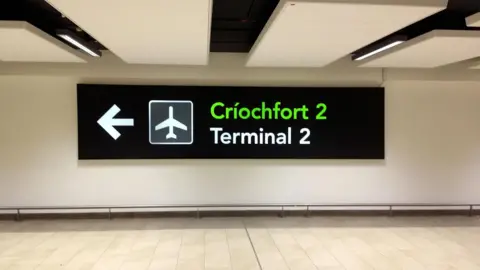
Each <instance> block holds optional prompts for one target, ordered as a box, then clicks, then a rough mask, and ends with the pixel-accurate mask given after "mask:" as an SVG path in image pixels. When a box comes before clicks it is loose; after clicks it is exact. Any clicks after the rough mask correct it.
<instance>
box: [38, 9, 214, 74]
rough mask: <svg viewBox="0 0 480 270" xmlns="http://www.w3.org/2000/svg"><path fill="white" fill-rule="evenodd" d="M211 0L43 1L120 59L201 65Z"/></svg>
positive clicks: (207, 40) (205, 53)
mask: <svg viewBox="0 0 480 270" xmlns="http://www.w3.org/2000/svg"><path fill="white" fill-rule="evenodd" d="M211 1H212V0H135V1H134V0H47V2H49V3H50V4H51V5H52V6H53V7H54V8H56V9H57V10H58V11H60V12H61V13H62V14H63V15H65V16H66V17H67V18H69V19H70V20H72V21H73V22H74V23H75V24H77V25H78V26H79V27H80V28H82V29H83V30H85V31H86V32H87V33H89V34H90V35H91V36H93V37H94V38H95V39H97V40H98V41H99V42H100V43H102V44H103V45H104V46H105V47H107V48H108V49H109V50H110V51H111V52H113V53H114V54H116V55H117V56H118V57H120V58H121V59H122V60H124V61H125V62H127V63H132V64H163V65H206V64H208V54H209V43H210V20H211V10H212V3H211Z"/></svg>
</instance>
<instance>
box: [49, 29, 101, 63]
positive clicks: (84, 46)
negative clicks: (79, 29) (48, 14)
mask: <svg viewBox="0 0 480 270" xmlns="http://www.w3.org/2000/svg"><path fill="white" fill-rule="evenodd" d="M57 36H59V37H61V38H62V39H64V40H65V41H67V42H68V43H70V44H72V45H73V46H75V47H77V48H79V49H80V50H82V51H84V52H86V53H88V54H89V55H91V56H93V57H100V56H102V53H101V52H100V51H99V50H96V49H94V48H93V47H92V46H90V45H88V43H87V42H85V41H84V40H83V39H81V38H80V37H78V36H77V35H75V34H74V33H73V32H71V31H68V30H58V31H57Z"/></svg>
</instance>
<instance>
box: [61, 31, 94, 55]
mask: <svg viewBox="0 0 480 270" xmlns="http://www.w3.org/2000/svg"><path fill="white" fill-rule="evenodd" d="M58 36H59V37H61V38H63V39H65V40H66V41H68V42H70V43H72V44H73V45H74V46H76V47H78V48H79V49H81V50H83V51H84V52H86V53H88V54H90V55H91V56H93V57H100V55H99V54H97V53H95V52H94V51H92V50H90V49H89V48H87V47H85V46H83V45H82V44H81V43H80V42H78V41H76V40H75V39H73V38H72V37H70V36H69V35H66V34H60V35H58Z"/></svg>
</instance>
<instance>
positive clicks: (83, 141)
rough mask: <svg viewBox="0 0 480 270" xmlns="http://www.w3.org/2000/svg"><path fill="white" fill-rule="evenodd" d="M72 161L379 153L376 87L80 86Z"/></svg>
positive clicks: (380, 112)
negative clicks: (74, 152)
mask: <svg viewBox="0 0 480 270" xmlns="http://www.w3.org/2000/svg"><path fill="white" fill-rule="evenodd" d="M77 99H78V100H77V109H78V157H79V159H165V158H185V159H193V158H270V159H274V158H292V159H383V158H384V152H385V150H384V143H385V138H384V89H383V88H313V87H311V88H298V87H295V88H292V87H288V88H285V87H218V86H201V87H200V86H133V85H130V86H129V85H87V84H79V85H78V89H77Z"/></svg>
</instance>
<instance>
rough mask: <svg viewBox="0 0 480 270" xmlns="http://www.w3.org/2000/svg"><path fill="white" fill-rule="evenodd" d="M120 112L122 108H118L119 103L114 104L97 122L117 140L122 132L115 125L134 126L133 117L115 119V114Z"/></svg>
mask: <svg viewBox="0 0 480 270" xmlns="http://www.w3.org/2000/svg"><path fill="white" fill-rule="evenodd" d="M119 112H120V108H118V107H117V105H113V106H112V107H111V108H110V109H109V110H108V111H107V112H106V113H105V114H104V115H103V116H102V117H100V119H98V121H97V123H98V124H99V125H100V126H101V127H102V128H103V129H104V130H105V131H106V132H107V133H108V134H110V136H112V138H113V139H115V140H116V139H118V137H120V132H118V131H117V130H116V129H115V128H114V126H133V119H115V118H114V117H115V115H117V113H119Z"/></svg>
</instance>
